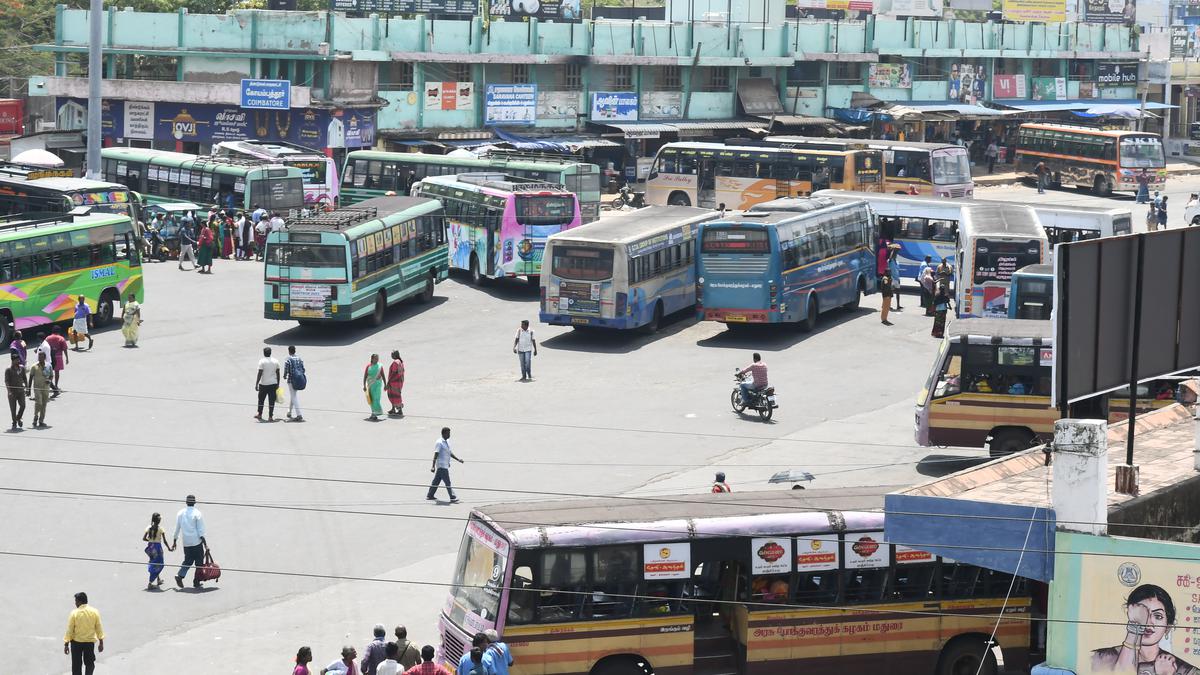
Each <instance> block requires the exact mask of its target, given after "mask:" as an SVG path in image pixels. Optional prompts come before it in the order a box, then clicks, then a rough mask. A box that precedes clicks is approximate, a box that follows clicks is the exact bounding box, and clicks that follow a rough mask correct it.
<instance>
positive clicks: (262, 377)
mask: <svg viewBox="0 0 1200 675" xmlns="http://www.w3.org/2000/svg"><path fill="white" fill-rule="evenodd" d="M278 388H279V362H278V361H276V360H275V359H273V358H271V348H270V347H263V357H262V358H261V359H259V360H258V376H257V377H256V378H254V390H255V391H257V392H258V412H257V413H255V414H254V419H256V420H258V421H259V422H261V421H262V412H263V401H269V402H270V406H269V407H268V409H267V421H268V422H274V421H275V396H276V393H275V390H276V389H278Z"/></svg>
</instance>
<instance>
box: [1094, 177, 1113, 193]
mask: <svg viewBox="0 0 1200 675" xmlns="http://www.w3.org/2000/svg"><path fill="white" fill-rule="evenodd" d="M1092 193H1093V194H1095V195H1096V196H1097V197H1110V196H1112V184H1111V183H1109V182H1108V179H1107V178H1105V177H1104V176H1096V180H1095V182H1093V183H1092Z"/></svg>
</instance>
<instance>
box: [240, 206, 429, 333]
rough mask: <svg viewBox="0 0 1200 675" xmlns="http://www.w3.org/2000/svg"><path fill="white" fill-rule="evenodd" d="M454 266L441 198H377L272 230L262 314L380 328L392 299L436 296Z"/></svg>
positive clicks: (296, 319)
mask: <svg viewBox="0 0 1200 675" xmlns="http://www.w3.org/2000/svg"><path fill="white" fill-rule="evenodd" d="M449 270H450V263H449V258H448V255H447V249H446V229H445V222H444V218H443V215H442V204H441V202H439V201H437V200H436V199H423V198H419V197H376V198H374V199H368V200H366V201H364V202H359V203H358V204H357V205H355V206H352V207H350V206H344V207H342V208H339V209H338V210H336V211H332V212H329V213H321V214H317V215H312V216H307V217H303V218H298V219H296V220H293V221H291V222H290V223H289V224H288V227H287V228H286V229H284V230H280V231H278V232H272V233H270V234H269V235H267V250H266V266H265V268H264V282H265V288H264V298H263V310H264V315H265V316H266V318H268V319H283V320H291V321H299V322H300V323H301V324H305V325H310V324H321V323H329V322H339V321H341V322H344V321H353V320H355V319H360V318H364V317H365V318H366V319H367V320H368V321H370V323H371V324H372V325H375V326H378V325H379V324H381V323H383V316H384V312H386V311H387V307H388V306H389V305H394V304H396V303H398V302H401V301H402V300H405V299H407V298H411V297H417V298H418V299H419V300H420V301H421V302H429V301H430V300H432V299H433V286H434V284H437V283H438V282H440V281H442V280H444V279H445V278H446V277H447V276H448V274H449Z"/></svg>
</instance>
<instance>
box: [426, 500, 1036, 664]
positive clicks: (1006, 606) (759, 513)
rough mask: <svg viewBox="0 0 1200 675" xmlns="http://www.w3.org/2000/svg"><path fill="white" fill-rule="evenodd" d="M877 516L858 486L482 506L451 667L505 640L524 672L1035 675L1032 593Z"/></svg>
mask: <svg viewBox="0 0 1200 675" xmlns="http://www.w3.org/2000/svg"><path fill="white" fill-rule="evenodd" d="M882 506H883V491H881V490H879V489H878V488H857V489H854V488H852V489H843V490H836V491H835V490H804V491H797V490H775V491H769V492H739V493H736V494H728V493H726V494H702V495H689V496H683V497H657V498H648V499H645V500H642V499H619V500H618V499H584V500H568V501H547V502H536V503H523V504H498V505H494V506H487V507H482V508H479V509H475V510H474V511H472V513H471V516H470V518H469V520H468V522H467V526H466V532H465V533H464V535H463V540H462V545H461V547H460V548H459V554H458V563H457V566H456V569H455V570H454V577H453V585H452V586H451V589H450V593H449V597H448V598H447V599H446V602H445V605H444V608H443V611H442V614H441V617H440V620H439V629H440V632H441V635H442V644H441V652H440V660H441V661H442V662H443V663H444V664H446V665H448V666H450V667H451V668H453V667H455V666H457V665H458V663H459V659H460V658H461V657H462V655H463V653H464V652H465V651H467V650H469V649H470V647H471V636H472V635H473V634H475V633H477V632H482V631H484V630H487V629H489V628H494V629H495V630H497V631H498V632H499V633H500V635H501V637H502V639H503V640H504V641H505V642H507V643H508V645H509V647H510V648H511V650H512V655H513V658H514V665H513V669H512V672H513V673H516V674H517V675H542V674H550V673H562V674H567V673H572V674H578V675H583V674H587V675H630V674H637V675H644V674H650V673H656V674H662V675H669V674H671V673H678V674H680V675H683V674H695V675H706V674H716V673H736V674H739V675H759V674H767V673H805V674H806V675H822V674H825V675H844V674H845V673H847V672H886V673H891V674H893V675H906V674H911V675H956V674H958V673H971V674H976V673H980V674H982V675H995V673H996V669H997V659H996V656H997V654H999V655H1000V656H1002V659H1003V663H1004V665H1005V667H1006V668H1027V667H1028V665H1029V663H1030V654H1029V649H1030V642H1031V640H1030V638H1031V635H1032V634H1033V632H1032V628H1033V622H1032V621H1031V616H1032V614H1031V612H1032V601H1031V597H1030V593H1031V590H1032V589H1031V588H1030V586H1031V584H1032V583H1034V582H1030V581H1028V580H1026V579H1023V578H1017V579H1016V580H1015V581H1014V579H1013V578H1012V577H1011V576H1009V575H1007V574H1004V573H1001V572H995V571H991V570H987V569H983V568H980V567H976V566H973V565H967V564H963V563H959V562H955V561H953V560H949V559H945V558H939V557H938V556H936V555H933V554H930V553H927V552H924V551H919V550H916V549H913V548H909V547H906V546H902V545H900V543H896V544H895V545H893V544H891V543H887V542H885V541H884V538H883V529H884V514H883V512H882ZM867 509H879V510H867ZM1010 585H1011V586H1012V595H1011V596H1010V597H1009V598H1008V600H1007V603H1006V601H1005V596H1006V594H1007V593H1008V591H1009V589H1010ZM994 629H995V630H996V634H995V640H996V643H997V645H998V647H991V646H989V643H988V641H989V637H990V636H991V635H992V631H993V630H994Z"/></svg>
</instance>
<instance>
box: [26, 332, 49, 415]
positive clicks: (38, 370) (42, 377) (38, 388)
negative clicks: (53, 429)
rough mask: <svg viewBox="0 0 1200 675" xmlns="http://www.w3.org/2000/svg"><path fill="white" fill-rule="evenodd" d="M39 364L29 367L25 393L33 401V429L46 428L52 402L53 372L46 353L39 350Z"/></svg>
mask: <svg viewBox="0 0 1200 675" xmlns="http://www.w3.org/2000/svg"><path fill="white" fill-rule="evenodd" d="M37 358H38V360H37V363H35V364H33V365H32V366H29V378H28V379H27V380H26V381H25V393H26V394H28V395H29V396H30V398H32V399H33V428H34V429H41V428H43V427H45V426H46V404H47V403H49V402H50V387H51V386H53V385H52V384H51V381H50V378H51V375H50V373H52V372H53V371H52V370H51V368H50V364H49V363H47V362H46V352H43V351H41V350H40V349H39V350H38V355H37Z"/></svg>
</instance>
